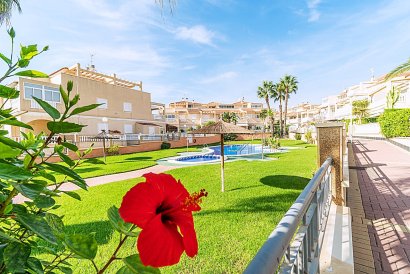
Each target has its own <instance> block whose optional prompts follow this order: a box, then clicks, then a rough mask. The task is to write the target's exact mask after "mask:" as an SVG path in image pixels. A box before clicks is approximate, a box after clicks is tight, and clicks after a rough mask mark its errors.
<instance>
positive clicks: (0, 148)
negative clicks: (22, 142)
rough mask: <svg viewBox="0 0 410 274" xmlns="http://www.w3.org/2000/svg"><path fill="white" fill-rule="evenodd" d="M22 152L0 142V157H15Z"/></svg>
mask: <svg viewBox="0 0 410 274" xmlns="http://www.w3.org/2000/svg"><path fill="white" fill-rule="evenodd" d="M20 154H21V151H20V150H18V149H15V148H12V147H10V146H7V145H5V144H3V143H0V159H6V158H14V157H17V156H18V155H20Z"/></svg>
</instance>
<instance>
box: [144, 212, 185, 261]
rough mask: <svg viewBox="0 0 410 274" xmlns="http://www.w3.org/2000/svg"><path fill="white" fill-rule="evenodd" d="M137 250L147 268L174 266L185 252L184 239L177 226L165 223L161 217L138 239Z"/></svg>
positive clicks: (153, 220)
mask: <svg viewBox="0 0 410 274" xmlns="http://www.w3.org/2000/svg"><path fill="white" fill-rule="evenodd" d="M137 248H138V251H139V254H140V258H141V262H142V263H143V264H144V265H146V266H153V267H161V266H168V265H174V264H176V263H178V262H179V259H180V257H181V255H182V252H184V245H183V243H182V237H181V235H180V234H179V233H178V229H177V227H176V225H175V224H172V223H171V222H169V221H165V222H164V223H163V222H162V220H161V215H157V216H156V217H155V218H154V219H152V220H151V221H150V222H149V223H148V224H147V226H146V227H145V229H143V230H142V231H141V233H140V235H139V237H138V241H137Z"/></svg>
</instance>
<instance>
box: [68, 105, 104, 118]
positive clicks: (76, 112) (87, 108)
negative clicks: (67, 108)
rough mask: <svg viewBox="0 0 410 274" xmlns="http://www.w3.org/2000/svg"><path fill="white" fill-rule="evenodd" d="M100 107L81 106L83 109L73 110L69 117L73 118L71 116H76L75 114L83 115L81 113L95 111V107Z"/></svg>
mask: <svg viewBox="0 0 410 274" xmlns="http://www.w3.org/2000/svg"><path fill="white" fill-rule="evenodd" d="M101 105H102V104H92V105H88V106H83V107H78V108H75V109H74V110H73V111H72V112H71V114H70V116H73V115H76V114H79V113H83V112H86V111H90V110H93V109H95V108H97V107H99V106H101Z"/></svg>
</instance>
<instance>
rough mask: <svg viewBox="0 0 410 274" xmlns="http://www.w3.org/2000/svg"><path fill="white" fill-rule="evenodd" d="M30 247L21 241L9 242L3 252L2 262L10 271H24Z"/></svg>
mask: <svg viewBox="0 0 410 274" xmlns="http://www.w3.org/2000/svg"><path fill="white" fill-rule="evenodd" d="M30 253H31V248H30V246H29V245H26V244H22V243H10V244H9V245H8V246H7V247H6V248H5V249H4V253H3V258H4V264H5V265H6V267H7V270H8V271H10V272H11V273H24V272H25V271H24V269H25V266H26V262H27V259H28V257H30Z"/></svg>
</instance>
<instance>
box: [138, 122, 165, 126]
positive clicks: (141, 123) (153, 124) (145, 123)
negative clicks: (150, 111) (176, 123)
mask: <svg viewBox="0 0 410 274" xmlns="http://www.w3.org/2000/svg"><path fill="white" fill-rule="evenodd" d="M135 123H137V124H140V125H144V126H155V127H163V126H164V125H162V124H155V123H150V122H135Z"/></svg>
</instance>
